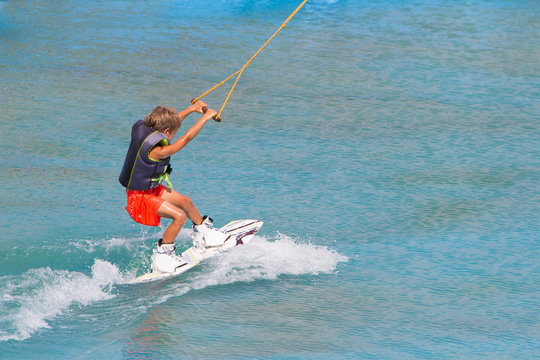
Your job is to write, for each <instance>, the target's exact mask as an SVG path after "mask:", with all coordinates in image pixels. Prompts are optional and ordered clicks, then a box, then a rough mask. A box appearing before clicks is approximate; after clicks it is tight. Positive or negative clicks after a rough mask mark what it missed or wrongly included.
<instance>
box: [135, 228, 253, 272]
mask: <svg viewBox="0 0 540 360" xmlns="http://www.w3.org/2000/svg"><path fill="white" fill-rule="evenodd" d="M262 225H263V222H262V221H259V220H235V221H231V222H230V223H228V224H227V225H225V226H223V227H222V228H221V229H220V230H221V231H223V232H225V233H227V234H230V235H231V236H230V237H229V238H228V239H227V240H226V241H225V243H224V244H223V245H221V246H213V247H207V248H200V247H196V246H192V247H190V248H189V249H187V250H186V251H184V252H183V253H182V254H180V255H178V257H179V258H181V259H182V260H183V262H184V264H182V265H181V266H179V267H177V268H176V270H175V272H174V273H159V272H154V271H152V272H149V273H147V274H144V275H141V276H139V277H137V278H136V279H135V280H134V282H135V283H139V282H148V281H154V280H160V279H166V278H170V277H174V276H178V275H180V274H182V273H184V272H186V271H188V270H189V269H191V268H193V267H195V266H196V265H198V264H199V263H200V262H202V261H204V260H206V259H209V258H211V257H214V256H216V255H218V254H219V253H222V252H223V251H226V250H229V249H231V248H234V247H235V246H238V245H242V244H247V243H248V242H250V241H251V239H253V237H254V236H255V234H256V233H257V231H259V229H260V228H261V226H262Z"/></svg>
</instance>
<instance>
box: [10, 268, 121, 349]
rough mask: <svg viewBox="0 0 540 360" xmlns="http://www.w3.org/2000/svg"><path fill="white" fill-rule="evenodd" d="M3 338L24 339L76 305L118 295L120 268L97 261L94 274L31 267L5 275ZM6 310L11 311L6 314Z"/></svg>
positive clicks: (47, 325)
mask: <svg viewBox="0 0 540 360" xmlns="http://www.w3.org/2000/svg"><path fill="white" fill-rule="evenodd" d="M1 280H2V282H3V283H4V284H5V285H4V286H3V287H4V291H3V294H2V298H1V300H0V301H1V305H2V306H1V307H0V308H1V309H2V316H1V318H2V320H0V341H5V340H24V339H27V338H29V337H30V336H32V334H33V333H34V332H36V331H37V330H39V329H41V328H48V327H49V324H48V321H50V320H51V319H53V318H55V317H56V316H58V315H60V314H62V313H64V312H65V311H66V310H67V309H68V308H69V307H70V306H72V305H74V304H80V305H83V306H84V305H88V304H90V303H92V302H95V301H100V300H107V299H110V298H112V297H114V295H113V293H112V289H113V285H114V284H116V283H119V282H122V276H121V275H120V272H119V271H118V268H117V267H116V266H114V265H112V264H111V263H109V262H106V261H103V260H98V259H96V260H95V263H94V265H92V274H91V276H88V275H85V274H83V273H80V272H72V271H67V270H52V269H50V268H48V267H47V268H39V269H31V270H28V271H27V272H26V273H24V274H22V275H17V276H4V277H2V278H1ZM4 311H6V312H7V313H4Z"/></svg>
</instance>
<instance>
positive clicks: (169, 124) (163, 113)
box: [144, 106, 182, 131]
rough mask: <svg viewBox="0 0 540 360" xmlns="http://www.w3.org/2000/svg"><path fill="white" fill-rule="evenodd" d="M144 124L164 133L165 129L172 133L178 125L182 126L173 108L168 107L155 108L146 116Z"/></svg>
mask: <svg viewBox="0 0 540 360" xmlns="http://www.w3.org/2000/svg"><path fill="white" fill-rule="evenodd" d="M144 123H145V124H146V126H148V127H150V128H152V129H156V130H158V131H164V130H165V129H169V130H171V131H174V130H178V128H179V127H180V125H182V120H181V119H180V116H179V115H178V112H176V110H175V109H174V108H172V107H170V106H156V107H155V108H154V110H152V111H151V112H150V114H148V115H146V117H145V118H144Z"/></svg>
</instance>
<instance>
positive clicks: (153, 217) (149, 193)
mask: <svg viewBox="0 0 540 360" xmlns="http://www.w3.org/2000/svg"><path fill="white" fill-rule="evenodd" d="M165 189H166V188H165V186H163V185H158V186H156V187H155V188H153V189H150V190H127V191H126V193H127V206H126V210H127V212H128V213H129V216H131V218H132V219H133V220H135V221H136V222H138V223H139V224H143V225H148V226H159V222H160V220H161V217H160V216H159V215H158V209H159V207H160V206H161V204H162V203H163V202H164V201H165V200H163V199H162V198H161V195H162V194H163V192H164V191H165Z"/></svg>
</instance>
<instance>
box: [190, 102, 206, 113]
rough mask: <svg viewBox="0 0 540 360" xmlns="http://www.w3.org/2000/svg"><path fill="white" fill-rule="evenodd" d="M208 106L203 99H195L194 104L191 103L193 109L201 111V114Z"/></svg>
mask: <svg viewBox="0 0 540 360" xmlns="http://www.w3.org/2000/svg"><path fill="white" fill-rule="evenodd" d="M207 107H208V105H206V103H204V102H203V101H201V100H199V101H197V102H196V103H195V104H193V111H196V112H198V113H201V114H204V113H205V109H206V108H207Z"/></svg>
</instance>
